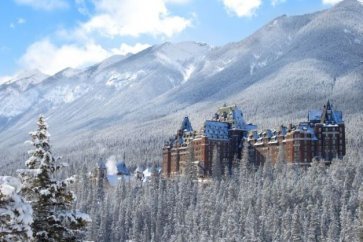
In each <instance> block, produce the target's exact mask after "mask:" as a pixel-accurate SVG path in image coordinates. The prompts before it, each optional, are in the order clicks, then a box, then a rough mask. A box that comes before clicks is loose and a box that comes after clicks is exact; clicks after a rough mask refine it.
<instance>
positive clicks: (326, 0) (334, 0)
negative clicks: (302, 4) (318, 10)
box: [323, 0, 342, 5]
mask: <svg viewBox="0 0 363 242" xmlns="http://www.w3.org/2000/svg"><path fill="white" fill-rule="evenodd" d="M341 1H342V0H323V3H324V4H330V5H334V4H336V3H338V2H341Z"/></svg>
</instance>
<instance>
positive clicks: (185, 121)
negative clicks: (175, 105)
mask: <svg viewBox="0 0 363 242" xmlns="http://www.w3.org/2000/svg"><path fill="white" fill-rule="evenodd" d="M180 129H181V130H182V131H183V132H191V131H193V128H192V124H191V122H190V120H189V117H188V116H185V117H184V119H183V122H182V124H181V127H180Z"/></svg>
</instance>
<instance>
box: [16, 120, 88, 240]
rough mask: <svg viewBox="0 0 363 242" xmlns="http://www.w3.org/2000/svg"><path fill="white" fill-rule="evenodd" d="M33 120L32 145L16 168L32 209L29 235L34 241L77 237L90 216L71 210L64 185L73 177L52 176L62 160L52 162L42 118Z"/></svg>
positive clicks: (60, 166) (70, 200)
mask: <svg viewBox="0 0 363 242" xmlns="http://www.w3.org/2000/svg"><path fill="white" fill-rule="evenodd" d="M37 124H38V129H37V131H35V132H31V133H30V135H31V137H32V140H31V144H32V145H33V146H34V148H35V149H34V150H31V151H29V154H30V158H29V159H28V160H27V161H26V162H25V165H26V167H27V169H22V170H18V174H19V175H20V177H21V180H22V182H23V188H22V190H21V192H22V194H23V195H24V197H25V198H26V199H27V200H28V201H31V204H32V208H33V211H34V223H33V225H32V229H33V236H34V238H35V240H36V241H79V240H81V239H82V237H83V236H84V229H85V226H86V225H87V223H88V222H90V218H89V216H88V215H86V214H83V213H80V212H77V211H72V210H71V209H72V205H73V202H74V200H75V196H74V194H73V192H71V191H69V190H68V186H69V185H70V184H71V183H73V181H74V180H73V178H68V179H65V180H57V179H55V174H56V172H57V171H59V170H60V169H61V168H62V167H64V166H66V164H59V163H58V162H56V160H55V159H54V157H53V155H52V153H51V151H50V145H49V133H48V126H47V123H46V122H45V118H44V117H43V116H40V117H39V120H38V122H37Z"/></svg>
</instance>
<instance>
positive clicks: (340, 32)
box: [0, 0, 363, 149]
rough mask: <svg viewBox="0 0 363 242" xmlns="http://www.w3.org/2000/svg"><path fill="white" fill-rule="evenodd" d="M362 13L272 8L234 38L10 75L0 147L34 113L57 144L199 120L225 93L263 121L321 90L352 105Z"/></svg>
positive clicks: (309, 102)
mask: <svg viewBox="0 0 363 242" xmlns="http://www.w3.org/2000/svg"><path fill="white" fill-rule="evenodd" d="M362 13H363V5H362V4H361V3H360V2H358V1H357V0H345V1H343V2H341V3H339V4H337V5H336V6H334V7H332V8H330V9H328V10H325V11H321V12H317V13H313V14H307V15H303V16H291V17H290V16H281V17H278V18H276V19H274V20H272V21H271V22H270V23H268V24H266V25H265V26H264V27H263V28H261V29H260V30H258V31H257V32H256V33H254V34H253V35H251V36H250V37H248V38H246V39H244V40H242V41H241V42H238V43H230V44H227V45H225V46H221V47H215V48H212V47H210V46H208V45H207V44H202V43H195V42H183V43H177V44H173V43H164V44H161V45H157V46H152V47H150V48H148V49H146V50H144V51H141V52H139V53H137V54H134V55H130V56H126V57H122V56H114V57H111V58H109V59H107V60H105V61H104V62H102V63H99V64H97V65H94V66H91V67H89V68H86V69H83V70H73V69H66V70H63V71H61V72H59V73H57V74H55V75H54V76H51V77H47V78H46V77H45V76H44V75H42V74H40V73H38V74H34V73H29V74H28V75H25V76H22V77H18V79H16V80H12V81H10V82H8V83H5V84H1V85H0V102H1V104H2V105H1V107H0V133H1V135H2V137H3V139H1V140H0V147H1V148H0V149H7V148H8V147H9V146H13V145H16V144H20V143H22V141H24V140H25V139H26V135H27V132H28V131H29V130H31V129H32V127H33V126H34V120H36V117H37V116H38V115H39V114H40V113H43V114H45V116H46V117H49V120H48V122H49V124H50V126H51V127H52V133H53V135H54V136H55V137H56V139H55V142H58V144H61V145H64V146H67V145H69V143H68V142H70V140H69V139H70V138H72V140H78V141H81V140H82V139H84V137H91V138H94V139H98V138H103V137H106V136H107V137H112V138H115V139H128V138H130V137H131V136H132V135H133V134H136V133H138V132H141V133H143V134H145V135H144V137H142V138H145V139H147V136H148V135H151V134H157V135H160V136H161V137H166V136H169V135H172V134H173V133H174V132H175V127H176V124H177V123H179V122H180V120H181V118H182V117H183V116H184V115H186V114H190V115H191V121H192V122H193V127H195V128H198V127H200V124H201V122H202V120H203V119H204V118H206V117H209V116H210V115H211V114H212V113H213V112H214V110H215V109H216V107H217V106H218V105H221V104H223V103H224V102H228V103H236V104H238V105H240V106H241V108H242V110H243V111H244V112H245V115H246V117H247V119H248V120H249V121H254V122H256V121H257V122H256V123H258V124H262V125H263V124H264V123H266V122H268V121H266V118H268V119H269V120H275V121H273V122H275V123H276V124H277V123H278V122H280V121H281V120H283V119H288V120H292V119H297V118H298V119H301V118H304V116H305V114H306V111H307V110H308V109H309V108H316V107H320V106H321V105H322V104H323V103H324V102H325V101H326V100H327V99H332V100H333V102H334V103H336V104H337V105H338V106H339V108H340V109H341V110H343V111H344V112H345V113H346V114H348V115H355V114H359V113H361V112H362V104H363V103H362V101H361V100H362V98H363V82H362V80H363V63H362V61H363V14H362ZM293 110H294V111H293ZM160 127H162V128H160Z"/></svg>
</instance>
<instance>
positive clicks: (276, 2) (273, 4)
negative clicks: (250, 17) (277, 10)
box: [271, 0, 286, 7]
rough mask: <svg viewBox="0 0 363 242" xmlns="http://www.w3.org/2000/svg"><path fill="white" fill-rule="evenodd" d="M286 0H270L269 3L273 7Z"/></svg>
mask: <svg viewBox="0 0 363 242" xmlns="http://www.w3.org/2000/svg"><path fill="white" fill-rule="evenodd" d="M284 2H286V0H271V5H272V6H273V7H275V6H276V5H279V4H281V3H284Z"/></svg>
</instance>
